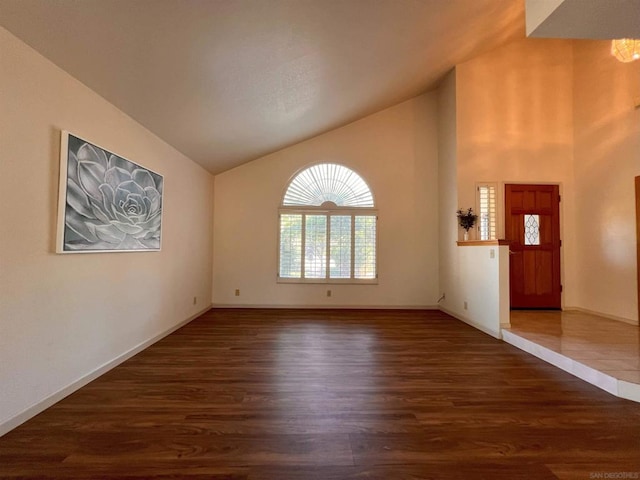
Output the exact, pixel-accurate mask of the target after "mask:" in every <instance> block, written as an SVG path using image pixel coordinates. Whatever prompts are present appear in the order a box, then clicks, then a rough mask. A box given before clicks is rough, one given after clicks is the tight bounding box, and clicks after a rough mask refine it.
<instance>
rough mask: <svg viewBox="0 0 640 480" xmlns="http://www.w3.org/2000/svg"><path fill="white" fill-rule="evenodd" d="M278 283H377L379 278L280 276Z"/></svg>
mask: <svg viewBox="0 0 640 480" xmlns="http://www.w3.org/2000/svg"><path fill="white" fill-rule="evenodd" d="M276 283H292V284H297V285H304V284H309V285H377V284H378V279H377V278H371V279H368V278H366V279H364V278H363V279H354V278H333V279H324V278H305V279H302V278H280V277H278V278H277V280H276Z"/></svg>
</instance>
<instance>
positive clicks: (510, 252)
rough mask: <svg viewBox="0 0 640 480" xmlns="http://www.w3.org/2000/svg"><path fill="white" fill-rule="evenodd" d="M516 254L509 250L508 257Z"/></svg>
mask: <svg viewBox="0 0 640 480" xmlns="http://www.w3.org/2000/svg"><path fill="white" fill-rule="evenodd" d="M516 253H518V252H514V251H513V250H509V255H515V254H516Z"/></svg>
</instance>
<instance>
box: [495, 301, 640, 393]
mask: <svg viewBox="0 0 640 480" xmlns="http://www.w3.org/2000/svg"><path fill="white" fill-rule="evenodd" d="M502 337H503V339H504V341H505V342H507V343H510V344H512V345H514V346H516V347H518V348H520V349H522V350H525V351H527V352H529V353H531V354H532V355H535V356H536V357H539V358H541V359H543V360H545V361H547V362H549V363H551V364H553V365H555V366H557V367H559V368H561V369H563V370H565V371H567V372H569V373H572V374H573V375H576V376H577V377H579V378H582V379H583V380H586V381H588V382H589V383H592V384H594V385H596V386H598V387H600V388H602V389H604V390H606V391H608V392H609V393H612V394H614V395H617V396H619V397H623V398H627V399H629V400H635V401H638V402H640V327H638V326H637V325H630V324H627V323H624V322H621V321H617V320H611V319H608V318H604V317H599V316H596V315H592V314H589V313H583V312H578V311H564V312H560V311H540V310H536V311H533V310H529V311H523V310H514V311H512V312H511V327H510V328H506V329H503V330H502Z"/></svg>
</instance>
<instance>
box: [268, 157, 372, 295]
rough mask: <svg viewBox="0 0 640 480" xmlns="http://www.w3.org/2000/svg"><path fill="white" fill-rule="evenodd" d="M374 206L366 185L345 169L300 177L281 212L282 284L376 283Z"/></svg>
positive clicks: (326, 167) (317, 169) (312, 170)
mask: <svg viewBox="0 0 640 480" xmlns="http://www.w3.org/2000/svg"><path fill="white" fill-rule="evenodd" d="M374 206H375V205H374V202H373V195H372V193H371V190H370V189H369V186H368V185H367V183H366V182H365V181H364V180H363V179H362V177H360V175H358V174H357V173H356V172H354V171H353V170H351V169H349V168H347V167H345V166H343V165H337V164H334V163H321V164H318V165H314V166H312V167H309V168H307V169H305V170H303V171H301V172H300V173H298V174H297V175H296V176H295V177H294V178H293V180H291V182H290V183H289V186H288V187H287V191H286V192H285V194H284V198H283V200H282V205H281V207H280V242H279V243H280V250H279V259H278V265H279V269H278V279H279V281H283V282H311V283H325V282H327V283H328V282H331V283H334V282H335V283H375V282H376V279H377V278H378V275H377V267H376V260H377V256H376V245H377V212H376V211H375V210H374Z"/></svg>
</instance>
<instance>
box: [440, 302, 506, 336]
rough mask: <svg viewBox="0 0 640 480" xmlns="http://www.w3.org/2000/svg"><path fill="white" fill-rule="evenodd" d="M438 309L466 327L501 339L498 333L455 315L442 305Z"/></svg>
mask: <svg viewBox="0 0 640 480" xmlns="http://www.w3.org/2000/svg"><path fill="white" fill-rule="evenodd" d="M439 309H440V310H441V311H442V312H444V313H446V314H447V315H451V316H452V317H453V318H455V319H456V320H460V321H461V322H464V323H466V324H467V325H470V326H472V327H473V328H477V329H478V330H480V331H481V332H484V333H486V334H487V335H491V336H492V337H494V338H498V339H500V338H501V335H500V332H494V331H493V330H491V329H490V328H487V327H485V326H484V325H482V324H480V323H478V322H475V321H473V320H471V319H469V318H466V317H463V316H462V315H458V314H457V313H455V312H454V311H452V310H449V309H448V308H445V307H443V306H442V305H441V306H440V307H439Z"/></svg>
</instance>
